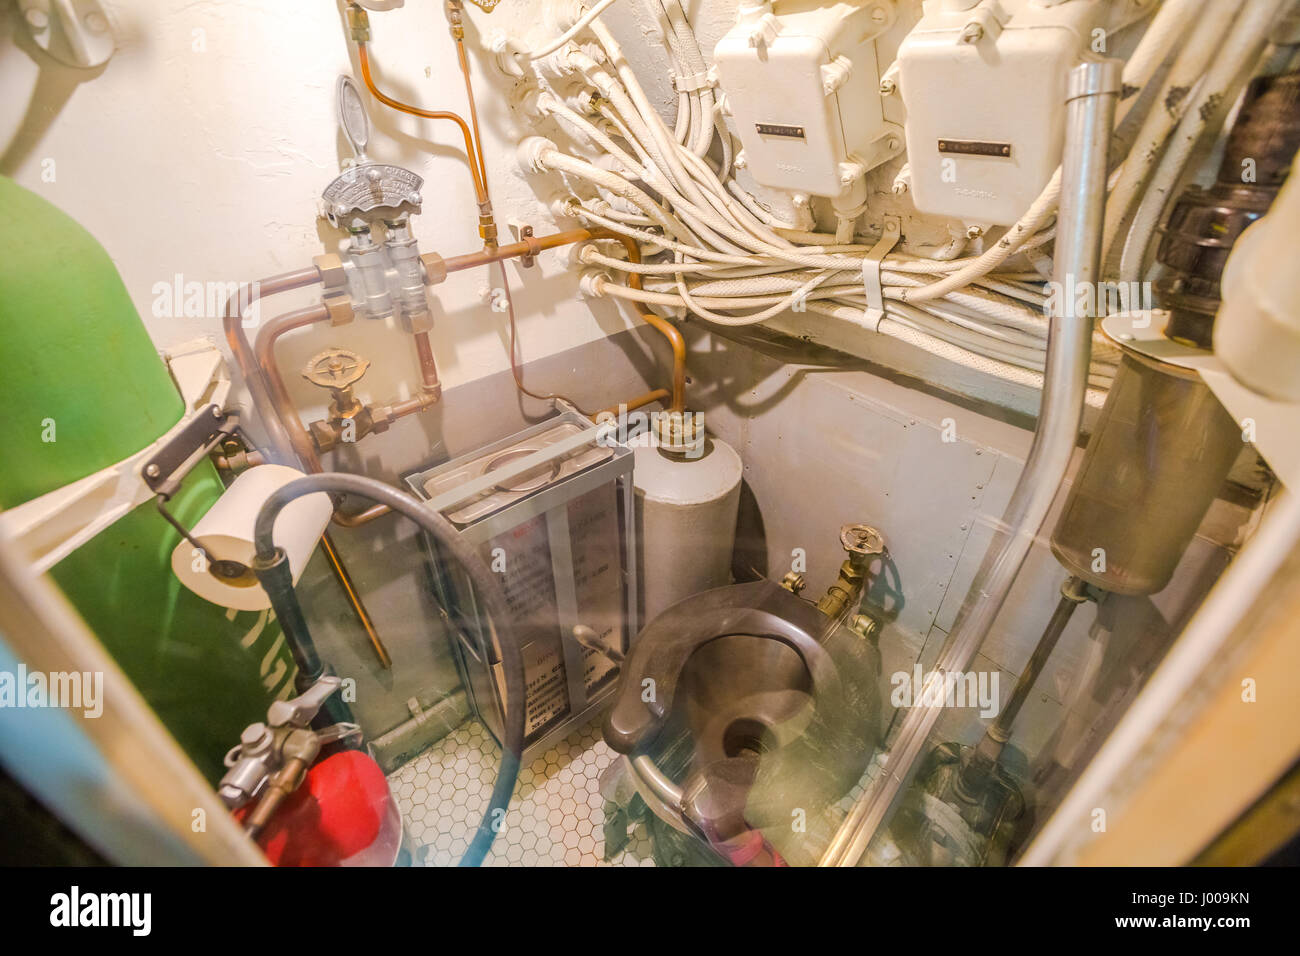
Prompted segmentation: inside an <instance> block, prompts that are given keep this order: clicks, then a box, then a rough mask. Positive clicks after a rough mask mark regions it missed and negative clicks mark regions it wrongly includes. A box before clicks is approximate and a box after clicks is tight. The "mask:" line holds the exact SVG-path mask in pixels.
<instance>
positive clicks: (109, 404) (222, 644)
mask: <svg viewBox="0 0 1300 956" xmlns="http://www.w3.org/2000/svg"><path fill="white" fill-rule="evenodd" d="M0 209H3V210H4V212H5V213H6V222H7V224H8V225H7V226H6V228H5V229H4V230H0V288H3V290H4V295H3V297H0V348H2V349H3V356H4V359H5V368H4V369H3V371H0V408H3V409H4V413H3V421H4V431H3V434H4V438H5V441H4V451H5V458H6V460H5V463H4V467H3V469H0V508H12V507H14V506H16V505H19V504H21V503H22V502H24V501H27V500H29V499H31V498H34V497H37V496H39V495H42V494H45V493H47V492H50V491H53V490H55V489H57V488H60V487H62V486H64V485H66V484H68V483H70V482H73V481H76V480H77V479H79V478H83V477H85V476H86V475H90V474H94V473H95V472H97V471H99V470H100V469H103V468H105V467H108V466H109V465H112V464H114V463H115V462H118V461H121V460H123V459H125V458H128V457H130V456H131V455H132V454H134V453H135V452H137V451H139V450H140V449H142V448H144V447H146V446H147V445H149V444H150V443H152V442H153V441H155V440H157V439H158V438H159V437H160V436H161V435H162V434H163V433H165V432H166V431H167V430H168V429H169V428H171V426H172V425H174V424H175V423H176V422H177V421H178V420H179V419H180V417H181V414H182V412H183V410H184V406H183V402H182V400H181V398H180V396H179V394H178V393H177V391H176V387H175V385H174V384H173V383H172V380H171V376H170V375H169V374H168V372H167V368H166V366H165V364H164V363H163V362H162V360H161V359H160V358H159V357H158V354H157V352H156V351H155V349H154V345H153V342H152V341H151V340H150V338H149V334H148V332H146V330H145V328H144V326H143V325H142V324H141V322H140V319H139V317H138V315H137V314H136V311H135V308H134V306H133V305H132V303H131V299H130V297H129V296H128V295H127V291H126V288H125V286H124V285H123V284H122V280H121V278H120V277H119V276H118V274H117V270H116V268H115V267H114V266H113V263H112V260H110V259H109V257H108V254H107V253H106V252H105V251H104V249H103V247H101V246H100V245H99V244H98V243H97V242H96V241H95V239H94V238H93V237H92V236H91V235H90V234H89V233H88V232H86V231H85V230H84V229H82V228H81V227H80V226H79V225H77V223H75V222H74V221H73V220H72V219H70V218H69V217H68V216H66V215H65V214H64V213H62V212H60V211H59V210H58V209H56V208H55V207H53V206H52V205H50V204H49V203H48V202H46V201H45V200H44V199H42V198H41V197H39V196H37V195H35V194H33V193H31V192H28V191H27V190H25V189H22V188H21V187H19V186H17V185H16V184H14V183H13V181H12V180H8V179H5V178H3V177H0ZM51 421H52V422H53V426H54V427H53V432H51V431H50V428H49V422H51ZM51 437H52V438H53V439H54V440H53V441H50V440H49V439H50V438H51ZM221 492H222V485H221V481H220V479H219V478H218V477H217V473H216V470H215V469H214V468H213V467H212V465H211V464H210V463H208V462H203V463H202V464H201V465H200V466H199V467H198V468H196V469H195V470H194V471H193V472H191V473H190V475H189V476H188V477H187V478H186V479H185V482H184V485H183V487H182V489H181V491H180V493H178V494H177V495H176V496H175V497H174V498H173V500H172V503H171V509H172V511H173V512H174V513H175V514H176V515H177V516H178V518H179V519H180V520H181V521H182V522H183V523H184V524H185V525H187V526H190V527H192V526H193V524H194V523H195V522H197V521H198V519H199V518H200V517H201V516H202V515H203V513H204V512H205V511H207V509H208V508H210V507H211V506H212V504H213V503H214V502H215V501H216V500H217V498H218V497H219V496H220V494H221ZM178 540H180V539H179V535H177V533H176V532H175V530H173V529H172V528H171V526H170V525H168V524H167V523H166V521H164V520H163V518H162V516H161V515H159V514H158V513H157V511H156V510H155V508H154V507H153V505H152V504H151V503H146V504H143V505H141V506H139V507H137V508H136V509H135V510H133V511H131V512H130V513H129V514H127V515H125V516H124V517H122V518H121V519H119V520H118V521H116V522H114V523H113V524H112V525H111V526H109V527H108V528H106V529H104V530H103V531H101V532H100V533H99V534H98V535H97V536H95V537H94V538H93V539H91V540H90V541H89V542H87V543H86V544H84V545H83V546H82V547H80V548H78V549H77V550H76V551H74V552H73V553H72V554H71V555H69V556H68V557H66V558H64V559H63V560H62V561H61V562H60V563H59V564H57V565H56V566H55V567H54V568H53V569H52V570H51V572H50V573H51V575H52V577H53V578H54V580H55V581H56V582H57V583H58V585H59V586H60V587H61V588H62V589H63V591H64V592H65V593H66V594H67V596H68V599H69V600H70V601H71V602H72V603H73V605H74V606H75V607H76V608H77V610H78V611H79V612H80V613H81V616H82V617H83V618H85V620H86V623H87V624H89V625H90V627H91V629H92V630H93V631H94V632H95V633H96V635H97V636H98V637H99V639H100V640H101V641H102V642H103V643H104V645H105V646H106V647H107V648H108V650H109V651H110V653H112V655H113V656H114V658H116V660H117V661H118V663H119V664H120V665H121V667H122V669H123V670H124V671H125V672H126V673H127V675H128V676H129V677H130V678H131V680H132V681H133V682H134V683H135V684H136V686H137V687H138V688H139V690H140V691H141V693H142V694H143V695H144V697H145V699H146V700H147V701H148V702H149V704H150V706H151V707H153V709H154V710H155V711H156V712H157V714H158V716H159V717H160V718H161V719H162V721H163V723H164V724H166V725H167V727H168V729H169V730H170V731H171V732H172V734H173V735H174V736H175V737H176V739H177V741H178V742H179V743H180V744H181V746H182V747H183V748H184V750H185V751H186V753H188V754H189V756H190V758H191V759H192V760H193V761H194V762H195V764H197V765H198V767H199V769H200V770H201V771H202V772H203V773H204V774H205V775H206V776H207V777H208V778H209V779H210V780H212V781H214V782H215V781H216V780H218V779H219V778H220V776H221V774H222V772H223V767H222V763H221V758H222V756H223V755H224V754H225V752H226V751H227V750H229V749H230V748H231V747H232V746H234V745H235V744H236V743H238V740H239V733H240V731H241V730H242V729H243V728H244V727H245V725H247V724H249V723H252V722H253V721H255V720H261V719H263V718H264V717H265V715H266V707H267V705H268V704H269V703H270V701H271V700H272V699H273V698H274V697H276V696H288V695H289V694H290V692H291V691H292V689H293V676H294V671H295V668H294V665H293V659H292V657H291V656H290V654H289V651H288V648H287V647H286V645H285V642H284V636H283V634H282V632H281V630H280V627H279V625H278V624H277V623H276V622H275V620H274V618H273V617H272V616H271V613H270V612H269V611H264V612H261V613H254V612H241V613H238V614H236V613H235V612H233V611H227V609H226V608H222V607H218V606H217V605H215V604H210V603H209V602H207V601H205V600H203V599H202V598H200V597H198V596H197V595H195V594H193V593H192V592H190V591H188V590H186V589H185V588H184V587H183V586H182V585H181V583H180V582H179V581H178V580H177V579H176V576H175V575H174V574H173V573H172V569H171V552H172V549H173V548H174V547H175V546H176V543H177V541H178ZM107 706H110V707H111V706H112V701H108V702H107Z"/></svg>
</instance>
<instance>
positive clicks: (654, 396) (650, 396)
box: [594, 388, 672, 418]
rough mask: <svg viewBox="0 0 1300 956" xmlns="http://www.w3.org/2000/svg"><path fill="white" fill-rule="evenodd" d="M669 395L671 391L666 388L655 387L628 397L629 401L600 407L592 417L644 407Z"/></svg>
mask: <svg viewBox="0 0 1300 956" xmlns="http://www.w3.org/2000/svg"><path fill="white" fill-rule="evenodd" d="M671 395H672V392H670V391H668V389H666V388H656V389H655V390H654V391H653V392H646V393H645V394H644V395H640V396H638V397H637V398H633V399H630V400H629V401H626V402H620V403H619V404H617V405H611V406H610V407H609V408H602V409H601V410H600V411H598V412H597V413H596V414H595V416H594V417H595V418H599V417H600V416H601V415H617V414H619V413H620V412H631V411H635V410H636V409H638V408H644V407H645V406H646V405H649V404H650V403H651V402H662V401H663V400H664V399H665V398H668V397H669V396H671Z"/></svg>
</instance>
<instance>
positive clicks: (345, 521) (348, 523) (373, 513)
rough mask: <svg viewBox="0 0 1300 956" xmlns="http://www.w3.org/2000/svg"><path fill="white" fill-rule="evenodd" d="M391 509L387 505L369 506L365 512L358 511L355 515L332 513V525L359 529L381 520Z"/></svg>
mask: <svg viewBox="0 0 1300 956" xmlns="http://www.w3.org/2000/svg"><path fill="white" fill-rule="evenodd" d="M392 510H393V509H392V508H390V507H388V505H371V506H370V507H369V508H367V509H366V510H365V511H358V512H357V513H356V514H346V513H344V512H342V511H335V512H334V523H335V524H336V525H338V526H339V527H340V528H360V527H361V526H362V525H363V524H369V523H370V522H372V521H374V520H375V519H376V518H381V517H383V516H384V515H386V514H388V513H389V512H390V511H392Z"/></svg>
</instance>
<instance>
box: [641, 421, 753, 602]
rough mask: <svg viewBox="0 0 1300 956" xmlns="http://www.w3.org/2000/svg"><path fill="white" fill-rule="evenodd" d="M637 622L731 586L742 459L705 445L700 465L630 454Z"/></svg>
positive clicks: (645, 449)
mask: <svg viewBox="0 0 1300 956" xmlns="http://www.w3.org/2000/svg"><path fill="white" fill-rule="evenodd" d="M635 454H636V459H635V467H634V469H633V472H632V477H633V480H634V482H635V484H636V505H637V543H638V545H639V546H640V548H641V554H640V555H639V557H638V560H637V567H638V569H639V570H640V572H641V576H642V577H641V582H640V587H639V588H638V589H637V593H638V594H640V595H641V597H642V609H641V610H642V613H641V621H642V622H644V623H647V624H648V623H649V622H650V621H652V620H653V619H654V618H655V617H656V616H657V615H658V614H659V612H660V611H663V610H664V609H666V608H668V607H671V606H672V605H674V604H676V603H677V602H678V601H681V600H683V599H684V598H688V597H690V596H691V595H692V594H698V593H699V592H700V591H707V590H708V589H709V588H716V587H722V586H723V585H726V584H730V583H731V552H732V550H733V548H734V546H735V543H736V513H737V511H738V510H739V507H740V475H741V464H740V456H739V455H737V454H736V452H735V450H734V449H733V448H732V447H731V446H730V445H728V444H727V443H726V442H723V441H718V440H717V439H708V441H707V442H706V444H705V453H704V454H703V455H702V456H701V457H699V458H694V459H692V458H685V457H680V456H673V455H669V454H666V453H663V452H661V451H660V449H659V448H657V447H654V446H653V445H651V444H648V443H642V444H640V445H638V446H637V448H636V449H635Z"/></svg>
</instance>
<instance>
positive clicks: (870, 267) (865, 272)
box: [862, 216, 903, 332]
mask: <svg viewBox="0 0 1300 956" xmlns="http://www.w3.org/2000/svg"><path fill="white" fill-rule="evenodd" d="M902 236H903V220H902V218H901V217H899V216H886V217H885V221H884V225H883V226H882V227H881V233H880V241H879V242H877V243H876V244H875V245H874V246H872V247H871V251H870V252H868V253H867V255H866V258H865V259H863V260H862V286H863V288H864V289H865V290H866V293H867V310H866V312H864V313H863V314H862V318H863V319H864V320H865V322H866V324H867V325H868V326H869V327H870V328H871V331H873V332H875V331H877V330H878V329H879V328H880V320H881V319H883V318H884V317H885V291H884V288H883V287H882V286H881V284H880V264H881V262H883V261H884V258H885V256H887V255H889V254H890V253H891V252H893V251H894V246H896V245H898V240H899V239H901V238H902Z"/></svg>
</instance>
